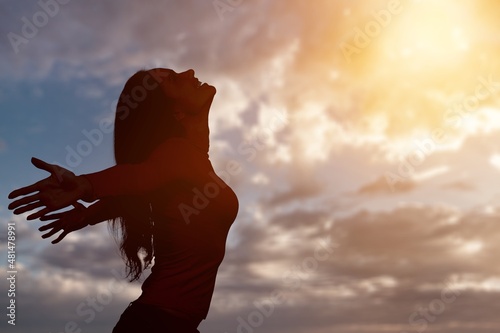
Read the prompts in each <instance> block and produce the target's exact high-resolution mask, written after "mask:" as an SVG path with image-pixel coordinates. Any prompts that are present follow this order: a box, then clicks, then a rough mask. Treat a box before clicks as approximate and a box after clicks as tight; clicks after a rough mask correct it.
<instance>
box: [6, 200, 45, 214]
mask: <svg viewBox="0 0 500 333" xmlns="http://www.w3.org/2000/svg"><path fill="white" fill-rule="evenodd" d="M42 206H43V203H42V202H41V201H37V202H33V203H31V204H29V205H26V206H22V207H20V208H17V209H16V210H14V211H13V213H14V214H16V215H19V214H22V213H25V212H28V211H30V210H33V209H36V208H38V207H42Z"/></svg>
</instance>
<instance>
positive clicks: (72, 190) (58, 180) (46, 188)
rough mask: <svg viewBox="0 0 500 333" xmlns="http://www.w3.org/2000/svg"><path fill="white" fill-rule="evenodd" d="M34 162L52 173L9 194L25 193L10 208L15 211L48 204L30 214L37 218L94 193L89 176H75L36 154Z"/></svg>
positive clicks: (12, 195) (15, 196)
mask: <svg viewBox="0 0 500 333" xmlns="http://www.w3.org/2000/svg"><path fill="white" fill-rule="evenodd" d="M31 163H33V165H34V166H36V167H37V168H39V169H42V170H45V171H48V172H50V176H49V177H47V178H45V179H43V180H41V181H38V182H36V183H34V184H32V185H29V186H26V187H22V188H20V189H17V190H15V191H13V192H11V193H10V194H9V199H14V198H17V197H18V196H25V197H24V198H21V199H18V200H16V201H14V202H12V203H11V204H10V205H9V207H8V208H9V209H14V214H22V213H24V212H27V211H30V210H33V209H37V208H40V207H45V208H43V209H41V210H39V211H37V212H36V213H33V214H31V215H29V216H28V220H34V219H37V218H40V217H42V216H44V215H46V214H48V213H50V212H53V211H56V210H59V209H62V208H65V207H68V206H70V205H73V204H75V203H76V202H77V200H79V199H84V200H85V199H86V198H88V197H89V196H90V193H91V192H92V188H91V185H90V183H89V182H88V181H87V179H86V178H85V177H78V176H75V174H74V173H73V172H71V171H69V170H67V169H65V168H63V167H60V166H58V165H55V164H49V163H47V162H44V161H42V160H39V159H37V158H34V157H33V158H32V159H31ZM34 192H38V193H34ZM33 193H34V194H33Z"/></svg>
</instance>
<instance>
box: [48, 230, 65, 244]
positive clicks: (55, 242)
mask: <svg viewBox="0 0 500 333" xmlns="http://www.w3.org/2000/svg"><path fill="white" fill-rule="evenodd" d="M67 234H68V232H67V231H66V230H64V231H63V232H62V233H61V234H60V235H59V237H57V238H56V239H54V240H53V241H52V242H51V243H52V244H57V243H59V242H60V241H62V240H63V238H64V237H66V235H67Z"/></svg>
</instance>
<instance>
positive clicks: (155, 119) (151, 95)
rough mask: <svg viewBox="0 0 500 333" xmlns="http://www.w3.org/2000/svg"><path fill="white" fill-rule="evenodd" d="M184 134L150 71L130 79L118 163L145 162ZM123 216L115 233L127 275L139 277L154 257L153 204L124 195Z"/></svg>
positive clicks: (120, 112) (118, 128) (120, 118)
mask: <svg viewBox="0 0 500 333" xmlns="http://www.w3.org/2000/svg"><path fill="white" fill-rule="evenodd" d="M180 136H184V129H183V127H182V126H181V124H180V123H179V121H177V119H175V117H174V113H173V110H172V101H171V100H170V99H169V98H168V97H167V96H166V95H165V94H164V92H163V90H162V89H161V87H160V82H158V81H157V80H156V79H155V77H154V76H152V75H151V74H150V71H146V70H141V71H139V72H137V73H135V74H134V75H132V76H131V77H130V78H129V79H128V81H127V82H126V84H125V86H124V88H123V91H122V93H121V94H120V98H119V99H118V103H117V105H116V114H115V131H114V151H115V160H116V164H136V163H140V162H142V161H145V160H146V159H147V158H148V156H149V155H150V154H151V153H152V152H153V150H154V149H155V148H156V147H158V146H159V145H160V144H161V143H162V142H164V141H165V140H166V139H168V138H171V137H180ZM118 200H119V201H120V207H121V208H122V210H121V215H120V216H119V217H117V218H115V219H113V220H112V221H111V227H112V229H113V231H114V232H115V235H117V234H119V233H120V232H121V244H120V252H121V254H122V257H123V259H124V260H125V262H126V265H127V277H129V278H130V281H134V280H138V279H139V278H140V276H141V274H142V272H143V270H144V269H146V268H148V267H149V266H150V265H151V262H152V260H153V255H154V252H153V227H154V221H153V218H152V214H151V203H150V200H149V198H148V197H147V196H145V195H143V196H139V195H134V196H123V197H120V198H119V199H118Z"/></svg>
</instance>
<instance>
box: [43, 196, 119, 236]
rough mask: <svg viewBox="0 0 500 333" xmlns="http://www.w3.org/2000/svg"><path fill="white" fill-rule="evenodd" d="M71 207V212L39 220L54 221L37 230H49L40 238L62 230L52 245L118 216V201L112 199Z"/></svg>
mask: <svg viewBox="0 0 500 333" xmlns="http://www.w3.org/2000/svg"><path fill="white" fill-rule="evenodd" d="M73 206H74V208H73V209H72V210H68V211H65V212H61V213H56V214H52V215H45V216H42V217H41V218H40V220H41V221H51V220H55V221H53V222H50V223H48V224H46V225H43V226H41V227H40V228H38V230H40V231H46V230H49V229H51V230H50V231H49V232H47V233H45V234H43V235H42V238H48V237H51V236H52V235H54V234H56V233H58V232H59V231H61V230H62V231H63V232H62V233H61V234H60V235H59V236H58V237H57V238H56V239H54V240H53V241H52V244H56V243H59V242H60V241H61V240H63V238H64V237H66V235H68V234H69V233H71V232H73V231H76V230H80V229H83V228H85V227H87V226H89V225H95V224H98V223H101V222H104V221H107V220H110V219H113V218H115V217H118V216H120V205H119V201H118V200H117V199H116V198H112V197H110V198H106V199H102V200H99V201H97V202H96V203H94V204H92V205H90V206H88V207H85V206H83V205H82V204H80V203H76V204H74V205H73Z"/></svg>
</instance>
